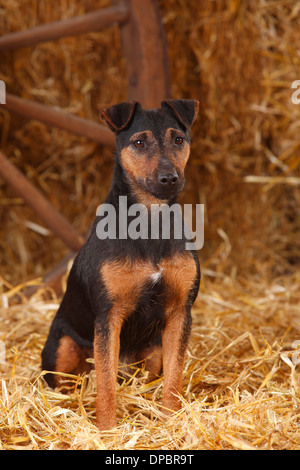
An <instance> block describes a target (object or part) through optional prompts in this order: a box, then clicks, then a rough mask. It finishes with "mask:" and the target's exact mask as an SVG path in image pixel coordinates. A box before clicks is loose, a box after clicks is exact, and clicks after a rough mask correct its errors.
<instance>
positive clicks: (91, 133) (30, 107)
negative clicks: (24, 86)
mask: <svg viewBox="0 0 300 470" xmlns="http://www.w3.org/2000/svg"><path fill="white" fill-rule="evenodd" d="M2 106H3V107H4V108H6V109H7V110H9V111H13V112H15V113H18V114H22V115H23V116H27V117H29V118H31V119H37V120H39V121H42V122H44V123H45V124H49V125H50V126H54V127H59V128H61V129H65V130H67V131H69V132H72V133H73V134H77V135H81V136H84V137H87V138H88V139H91V140H94V141H96V142H99V143H100V144H103V145H108V146H110V147H114V146H115V137H114V134H113V133H112V131H111V130H110V129H108V128H107V127H105V126H102V125H101V124H97V123H95V122H93V121H90V120H89V119H84V118H81V117H79V116H75V115H74V114H70V113H66V112H64V111H59V110H56V109H53V108H51V107H48V106H45V105H43V104H39V103H35V102H34V101H30V100H25V99H23V98H19V97H18V96H14V95H11V94H10V93H7V94H6V104H4V105H2Z"/></svg>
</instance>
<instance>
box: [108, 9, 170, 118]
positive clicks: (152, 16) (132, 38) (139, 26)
mask: <svg viewBox="0 0 300 470" xmlns="http://www.w3.org/2000/svg"><path fill="white" fill-rule="evenodd" d="M121 1H122V0H112V2H113V4H114V5H120V4H121ZM127 3H128V5H129V7H130V16H129V20H128V21H127V22H126V23H124V24H122V25H121V26H120V31H121V39H122V45H123V51H124V55H125V58H126V66H127V80H128V91H127V96H128V100H129V101H131V100H136V101H139V102H140V103H141V104H142V106H143V107H144V108H148V109H151V108H156V107H160V103H161V101H163V100H165V99H166V98H169V97H170V74H169V65H168V54H167V45H166V39H165V34H164V29H163V25H162V22H161V17H160V12H159V8H158V5H157V1H156V0H142V1H141V0H127Z"/></svg>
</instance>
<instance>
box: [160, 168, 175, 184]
mask: <svg viewBox="0 0 300 470" xmlns="http://www.w3.org/2000/svg"><path fill="white" fill-rule="evenodd" d="M177 181H178V174H177V171H175V170H174V171H173V172H168V173H167V172H166V173H160V174H159V175H158V182H159V183H160V184H161V185H162V186H164V187H172V186H173V185H174V184H176V183H177Z"/></svg>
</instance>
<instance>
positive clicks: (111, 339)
mask: <svg viewBox="0 0 300 470" xmlns="http://www.w3.org/2000/svg"><path fill="white" fill-rule="evenodd" d="M120 331H121V324H120V322H112V321H110V322H109V321H107V320H106V321H105V322H104V321H100V320H96V326H95V339H94V359H95V369H96V384H97V398H96V423H97V426H98V428H99V429H100V430H107V429H111V428H113V427H114V426H116V379H117V373H118V361H119V352H120Z"/></svg>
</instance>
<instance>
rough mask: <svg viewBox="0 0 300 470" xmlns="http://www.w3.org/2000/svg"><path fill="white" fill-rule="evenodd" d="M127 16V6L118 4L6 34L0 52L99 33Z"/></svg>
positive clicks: (1, 41)
mask: <svg viewBox="0 0 300 470" xmlns="http://www.w3.org/2000/svg"><path fill="white" fill-rule="evenodd" d="M128 15H129V10H128V8H127V6H126V5H124V4H119V5H114V6H112V7H110V8H104V9H102V10H96V11H92V12H90V13H86V14H85V15H81V16H77V17H74V18H69V19H66V20H60V21H53V22H51V23H46V24H43V25H40V26H36V27H34V28H29V29H26V30H25V31H18V32H16V33H10V34H6V35H4V36H2V37H1V38H0V51H11V50H13V49H17V48H18V47H25V46H32V45H33V44H37V43H40V42H45V41H53V40H57V39H60V38H63V37H66V36H72V35H75V34H81V33H86V32H89V31H99V30H101V29H104V28H106V27H108V26H111V25H113V24H114V23H118V24H122V23H124V22H126V21H127V19H128Z"/></svg>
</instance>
